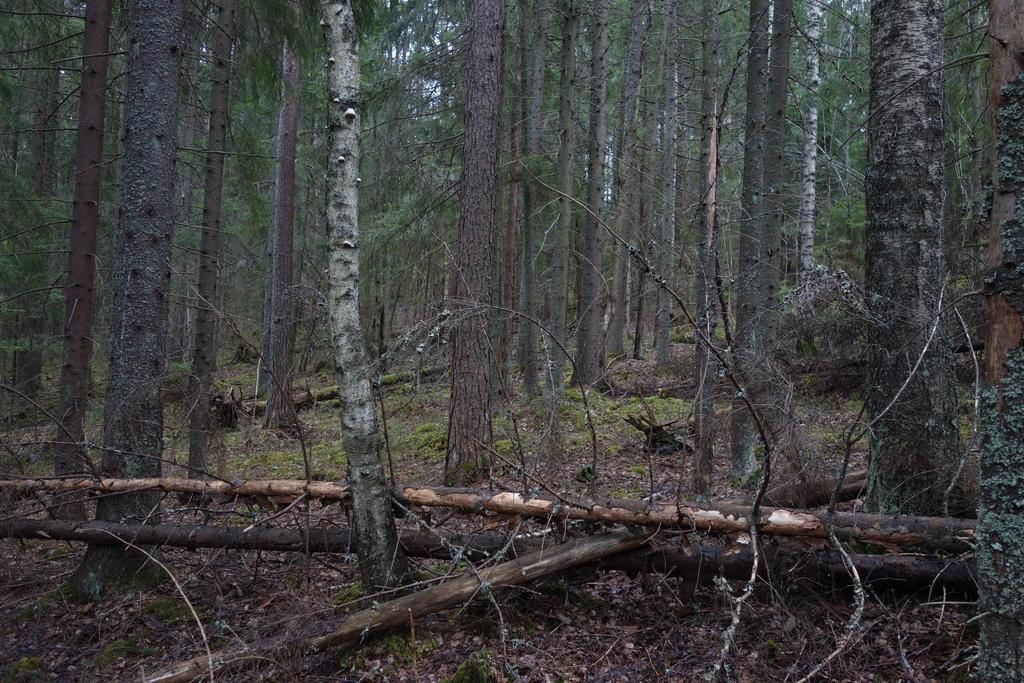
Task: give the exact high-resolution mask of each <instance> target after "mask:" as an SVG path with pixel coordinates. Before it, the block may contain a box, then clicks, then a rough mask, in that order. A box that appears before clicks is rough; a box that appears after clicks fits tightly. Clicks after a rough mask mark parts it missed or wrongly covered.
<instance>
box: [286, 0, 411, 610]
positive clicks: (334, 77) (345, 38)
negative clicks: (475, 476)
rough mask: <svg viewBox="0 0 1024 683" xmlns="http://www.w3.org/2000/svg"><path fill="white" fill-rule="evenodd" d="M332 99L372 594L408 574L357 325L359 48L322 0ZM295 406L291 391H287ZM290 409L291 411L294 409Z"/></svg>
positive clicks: (335, 216) (348, 362)
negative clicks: (392, 508)
mask: <svg viewBox="0 0 1024 683" xmlns="http://www.w3.org/2000/svg"><path fill="white" fill-rule="evenodd" d="M321 21H322V22H323V26H324V33H325V36H326V41H327V54H328V62H327V63H328V72H327V94H328V98H329V102H328V107H327V112H328V127H329V131H330V143H329V149H330V151H329V156H328V192H327V224H328V227H329V229H330V238H329V240H330V253H329V257H328V258H329V261H328V275H329V278H330V287H329V291H328V305H329V309H330V316H331V332H332V342H333V345H334V369H335V374H336V375H337V377H338V394H339V397H340V399H341V410H340V414H341V436H342V442H343V444H344V446H345V455H346V457H347V459H348V478H349V484H350V485H351V487H352V525H353V527H354V528H355V532H356V539H357V542H358V546H359V548H360V553H359V570H360V573H361V575H362V580H363V585H364V587H365V588H366V590H367V592H373V591H376V590H377V589H379V588H384V587H391V586H395V585H398V584H399V583H400V582H401V581H402V579H403V578H404V576H405V575H406V573H407V571H408V569H407V565H406V561H405V556H404V555H403V554H402V552H401V550H400V549H399V548H398V534H397V532H396V531H395V520H394V515H393V513H392V511H391V501H390V500H389V496H388V490H387V486H386V484H385V481H384V468H383V466H382V464H381V453H380V451H381V437H380V431H379V429H378V418H377V408H376V405H375V404H374V401H373V395H372V393H371V388H370V379H369V374H370V369H369V367H368V366H367V363H366V351H365V348H364V346H363V333H362V327H361V325H360V321H359V212H358V200H359V193H358V174H359V122H360V116H361V107H362V102H361V100H360V95H359V84H360V81H359V51H358V47H357V45H356V39H357V34H356V27H355V19H354V17H353V15H352V6H351V4H350V3H349V1H348V0H323V2H322V4H321ZM287 396H288V397H289V402H290V399H291V394H287ZM289 409H291V406H289Z"/></svg>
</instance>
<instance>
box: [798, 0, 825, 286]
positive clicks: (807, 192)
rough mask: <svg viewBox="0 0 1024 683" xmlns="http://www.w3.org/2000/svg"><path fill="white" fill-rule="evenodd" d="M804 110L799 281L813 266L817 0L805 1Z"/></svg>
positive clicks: (816, 159) (819, 32) (818, 33)
mask: <svg viewBox="0 0 1024 683" xmlns="http://www.w3.org/2000/svg"><path fill="white" fill-rule="evenodd" d="M804 33H805V34H806V37H807V90H808V93H807V112H806V113H805V114H804V157H803V192H802V196H801V200H800V228H799V232H798V238H799V242H800V282H801V283H804V282H806V281H807V278H808V276H809V275H810V273H811V271H812V270H813V269H814V217H815V212H816V205H817V197H816V192H815V183H816V181H817V173H818V87H819V86H820V84H821V76H820V73H819V71H820V69H819V58H818V44H817V43H818V39H819V38H820V36H821V5H820V4H819V0H810V2H808V3H807V27H806V30H805V31H804Z"/></svg>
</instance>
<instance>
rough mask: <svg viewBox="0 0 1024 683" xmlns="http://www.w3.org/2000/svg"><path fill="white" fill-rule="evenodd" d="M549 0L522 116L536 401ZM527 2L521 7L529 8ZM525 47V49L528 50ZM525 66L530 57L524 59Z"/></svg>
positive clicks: (522, 351) (540, 5)
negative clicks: (538, 177) (539, 227)
mask: <svg viewBox="0 0 1024 683" xmlns="http://www.w3.org/2000/svg"><path fill="white" fill-rule="evenodd" d="M548 1H549V0H536V7H535V8H534V12H533V16H534V19H535V25H534V30H535V33H536V43H534V46H533V54H532V57H533V61H532V63H531V64H530V65H529V74H527V76H526V77H527V79H528V81H527V87H526V88H525V89H526V92H528V93H529V97H524V98H523V112H522V116H523V119H524V120H525V122H526V123H525V125H524V126H523V137H524V140H523V148H524V149H525V150H526V163H525V164H523V168H521V169H520V170H521V171H522V172H523V173H524V175H525V176H526V177H525V178H524V179H523V271H522V279H521V284H520V298H521V304H520V309H521V312H522V314H523V317H522V318H521V319H520V322H519V337H518V340H517V341H518V351H517V356H518V358H519V366H520V367H521V368H522V371H523V394H524V395H525V396H526V397H527V398H533V397H535V396H536V395H537V394H538V393H539V386H538V384H537V373H538V367H537V325H536V321H537V312H538V309H537V259H538V258H539V256H540V254H539V253H538V250H537V240H536V237H537V229H536V228H537V226H536V224H537V216H536V214H537V213H539V211H540V209H541V206H540V202H539V201H538V199H539V190H538V186H537V183H536V181H535V180H534V178H533V175H534V173H536V172H537V169H538V166H539V163H540V156H541V148H540V143H541V125H540V124H541V120H540V119H541V114H542V113H543V111H544V84H545V80H546V78H545V77H546V75H547V52H548ZM525 6H526V0H522V4H521V5H520V7H522V8H525ZM525 49H526V48H525V46H524V47H523V50H524V51H525ZM523 60H524V63H525V60H526V57H525V55H524V56H523Z"/></svg>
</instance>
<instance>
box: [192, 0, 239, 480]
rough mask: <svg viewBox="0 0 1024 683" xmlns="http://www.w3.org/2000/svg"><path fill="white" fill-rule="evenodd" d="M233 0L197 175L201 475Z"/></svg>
mask: <svg viewBox="0 0 1024 683" xmlns="http://www.w3.org/2000/svg"><path fill="white" fill-rule="evenodd" d="M234 4H235V0H220V9H219V11H218V13H217V23H216V27H215V35H214V38H213V70H212V73H211V81H212V83H211V86H210V129H209V132H208V133H207V136H206V163H205V164H204V170H203V173H204V176H203V231H202V235H201V236H200V238H199V279H198V282H197V284H196V299H197V307H196V335H195V349H194V351H193V354H192V373H191V374H190V375H189V385H190V391H189V395H190V397H191V400H190V402H189V405H190V407H191V411H192V413H191V415H190V417H189V437H188V472H189V476H191V477H201V476H204V473H205V472H206V451H207V443H208V438H209V430H210V408H209V406H210V384H211V382H212V380H213V370H214V367H215V366H216V363H217V345H216V344H217V341H216V340H217V334H216V332H217V317H216V312H215V308H214V307H215V306H216V303H217V271H218V269H219V267H220V263H219V261H220V217H221V196H222V194H223V188H224V155H225V152H226V149H225V147H226V145H227V127H228V102H229V95H230V79H231V42H232V36H233V35H234V13H235V7H234Z"/></svg>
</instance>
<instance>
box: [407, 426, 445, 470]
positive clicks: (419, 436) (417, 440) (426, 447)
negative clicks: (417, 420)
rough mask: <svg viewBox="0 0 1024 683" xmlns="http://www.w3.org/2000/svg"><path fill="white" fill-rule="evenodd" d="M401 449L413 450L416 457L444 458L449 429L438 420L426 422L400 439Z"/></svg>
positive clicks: (437, 459) (427, 458) (439, 459)
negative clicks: (437, 421)
mask: <svg viewBox="0 0 1024 683" xmlns="http://www.w3.org/2000/svg"><path fill="white" fill-rule="evenodd" d="M398 447H399V449H400V450H406V451H412V455H413V456H414V457H416V458H420V459H423V460H428V461H432V462H441V461H443V460H444V456H445V453H446V452H447V450H448V430H447V429H446V428H445V426H444V425H441V424H438V423H436V422H425V423H423V424H421V425H418V426H416V427H415V428H414V429H413V430H412V432H411V433H410V434H409V435H408V436H407V437H404V438H401V439H400V440H399V444H398Z"/></svg>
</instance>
